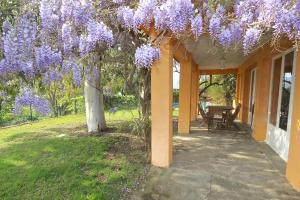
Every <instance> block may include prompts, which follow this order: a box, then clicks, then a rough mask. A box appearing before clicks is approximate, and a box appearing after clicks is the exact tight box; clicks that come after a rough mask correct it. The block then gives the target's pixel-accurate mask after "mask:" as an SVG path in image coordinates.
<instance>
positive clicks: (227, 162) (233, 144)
mask: <svg viewBox="0 0 300 200" xmlns="http://www.w3.org/2000/svg"><path fill="white" fill-rule="evenodd" d="M284 168H285V162H284V161H282V160H281V159H280V158H279V157H278V156H277V154H276V153H275V152H273V151H272V150H271V149H270V148H269V147H268V146H267V145H266V144H265V143H258V142H256V141H254V140H253V139H252V137H251V135H250V132H249V130H248V129H246V128H241V130H239V131H213V132H211V133H208V132H207V130H206V128H205V127H203V126H201V123H200V122H195V123H193V124H192V128H191V134H190V135H189V136H174V162H173V164H172V166H171V167H170V168H168V169H162V168H157V167H152V169H151V171H150V174H149V178H148V180H147V181H146V183H145V185H143V187H141V188H140V189H139V190H138V191H137V192H136V193H135V194H133V196H132V198H131V199H133V200H167V199H171V200H183V199H184V200H221V199H222V200H253V199H255V200H299V199H300V193H299V192H297V191H296V190H294V189H293V188H292V186H291V185H290V184H289V183H288V181H287V180H286V178H285V176H284V171H285V169H284Z"/></svg>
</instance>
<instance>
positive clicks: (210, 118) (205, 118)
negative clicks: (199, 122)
mask: <svg viewBox="0 0 300 200" xmlns="http://www.w3.org/2000/svg"><path fill="white" fill-rule="evenodd" d="M198 106H199V113H200V115H201V117H202V119H203V121H204V122H205V123H206V124H207V129H208V131H210V130H211V127H212V126H213V123H214V122H213V119H214V117H213V116H211V115H209V113H206V112H205V111H204V110H203V108H202V106H201V105H200V103H199V105H198Z"/></svg>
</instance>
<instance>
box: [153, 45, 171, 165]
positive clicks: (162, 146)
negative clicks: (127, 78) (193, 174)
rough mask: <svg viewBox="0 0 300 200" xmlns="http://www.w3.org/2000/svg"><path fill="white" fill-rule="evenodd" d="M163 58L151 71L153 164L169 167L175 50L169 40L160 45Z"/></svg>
mask: <svg viewBox="0 0 300 200" xmlns="http://www.w3.org/2000/svg"><path fill="white" fill-rule="evenodd" d="M160 53H161V58H160V59H159V60H158V61H156V62H155V63H154V65H153V67H152V69H151V115H152V116H151V118H152V134H151V140H152V141H151V146H152V154H151V155H152V164H153V165H155V166H159V167H168V166H170V164H171V162H172V155H173V142H172V140H173V139H172V137H173V120H172V102H173V49H172V44H171V42H170V40H169V39H165V40H164V41H162V43H161V45H160Z"/></svg>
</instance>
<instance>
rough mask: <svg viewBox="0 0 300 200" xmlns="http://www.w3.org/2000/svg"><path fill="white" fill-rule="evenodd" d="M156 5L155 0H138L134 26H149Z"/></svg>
mask: <svg viewBox="0 0 300 200" xmlns="http://www.w3.org/2000/svg"><path fill="white" fill-rule="evenodd" d="M156 5H157V0H140V2H139V6H138V8H137V10H136V11H135V14H134V20H135V25H136V26H141V25H144V26H145V27H149V26H150V23H151V21H152V18H153V14H154V11H155V8H156Z"/></svg>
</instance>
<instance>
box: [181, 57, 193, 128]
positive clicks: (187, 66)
mask: <svg viewBox="0 0 300 200" xmlns="http://www.w3.org/2000/svg"><path fill="white" fill-rule="evenodd" d="M191 75H192V59H191V55H188V56H187V58H186V59H184V60H182V61H180V86H179V117H178V133H179V134H189V132H190V117H191V114H190V113H191V78H192V76H191Z"/></svg>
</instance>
